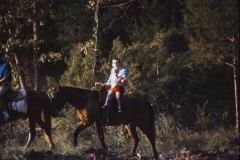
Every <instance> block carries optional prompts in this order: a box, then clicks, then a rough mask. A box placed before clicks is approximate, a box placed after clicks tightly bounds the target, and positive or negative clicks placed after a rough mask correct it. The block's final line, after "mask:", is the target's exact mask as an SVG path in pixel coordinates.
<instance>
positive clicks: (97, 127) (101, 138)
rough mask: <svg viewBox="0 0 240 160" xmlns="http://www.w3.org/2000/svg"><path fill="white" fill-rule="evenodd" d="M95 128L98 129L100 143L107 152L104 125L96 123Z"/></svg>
mask: <svg viewBox="0 0 240 160" xmlns="http://www.w3.org/2000/svg"><path fill="white" fill-rule="evenodd" d="M94 126H95V127H96V129H97V133H98V138H99V139H100V141H101V143H102V147H103V149H105V150H107V146H106V144H105V141H104V133H103V125H102V124H101V123H100V122H95V123H94Z"/></svg>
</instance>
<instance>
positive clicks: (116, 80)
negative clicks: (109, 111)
mask: <svg viewBox="0 0 240 160" xmlns="http://www.w3.org/2000/svg"><path fill="white" fill-rule="evenodd" d="M118 73H119V70H118V69H112V72H111V74H114V81H113V82H112V83H111V88H110V90H109V92H108V94H107V98H106V101H105V104H104V106H103V107H102V108H107V101H108V99H109V97H110V96H111V95H112V94H113V93H115V94H116V98H117V103H118V112H121V101H120V94H121V90H120V87H119V86H116V85H115V83H122V82H123V81H124V80H125V79H124V78H122V77H120V76H118ZM112 84H113V86H114V87H112Z"/></svg>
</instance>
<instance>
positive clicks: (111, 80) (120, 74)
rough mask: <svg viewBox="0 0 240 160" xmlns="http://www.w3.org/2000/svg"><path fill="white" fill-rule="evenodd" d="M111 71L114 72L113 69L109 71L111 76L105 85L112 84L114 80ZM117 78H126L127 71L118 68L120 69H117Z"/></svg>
mask: <svg viewBox="0 0 240 160" xmlns="http://www.w3.org/2000/svg"><path fill="white" fill-rule="evenodd" d="M113 70H114V69H112V70H111V74H110V77H109V79H108V81H107V83H112V82H114V80H115V75H114V72H113ZM118 76H119V77H121V78H128V72H127V70H126V69H125V68H122V67H120V68H119V73H118Z"/></svg>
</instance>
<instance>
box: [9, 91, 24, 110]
mask: <svg viewBox="0 0 240 160" xmlns="http://www.w3.org/2000/svg"><path fill="white" fill-rule="evenodd" d="M8 106H9V109H11V110H14V111H18V112H22V113H25V114H26V113H27V94H26V90H24V89H21V90H19V91H18V94H17V96H16V97H15V98H14V101H11V102H9V103H8Z"/></svg>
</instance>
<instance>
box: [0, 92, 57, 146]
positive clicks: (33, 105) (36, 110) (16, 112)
mask: <svg viewBox="0 0 240 160" xmlns="http://www.w3.org/2000/svg"><path fill="white" fill-rule="evenodd" d="M21 91H24V93H26V95H25V96H24V95H23V96H22V97H20V99H16V96H10V97H8V96H7V95H6V96H5V97H3V98H2V100H3V102H5V105H6V106H8V107H7V111H8V114H9V119H8V122H12V121H15V120H18V119H21V118H22V119H26V118H28V121H29V128H30V132H29V138H28V141H27V143H26V145H25V149H27V148H28V147H29V146H30V144H31V143H32V142H33V139H34V137H35V135H36V124H38V126H39V127H40V128H41V129H42V132H43V136H44V138H45V140H46V141H47V143H48V144H49V149H53V148H55V146H54V143H53V140H52V136H51V108H50V107H51V101H50V98H49V97H48V95H47V93H46V92H45V91H36V90H21ZM11 92H12V93H13V92H14V93H17V94H20V93H21V92H20V91H11ZM20 101H24V102H26V106H25V108H24V107H22V108H24V109H19V108H18V106H17V105H16V106H13V103H14V104H16V103H17V102H20ZM22 110H25V111H24V112H26V113H23V112H22Z"/></svg>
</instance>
